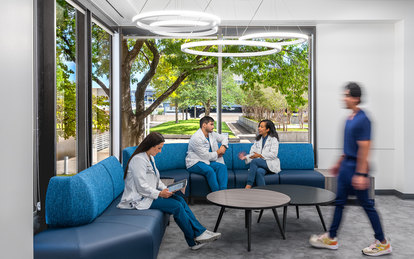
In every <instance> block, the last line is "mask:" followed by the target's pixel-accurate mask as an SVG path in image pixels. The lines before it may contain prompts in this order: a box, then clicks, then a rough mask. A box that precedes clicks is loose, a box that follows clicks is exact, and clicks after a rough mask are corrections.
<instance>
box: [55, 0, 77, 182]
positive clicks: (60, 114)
mask: <svg viewBox="0 0 414 259" xmlns="http://www.w3.org/2000/svg"><path fill="white" fill-rule="evenodd" d="M76 39H77V35H76V9H75V8H74V7H72V6H71V5H69V4H68V3H66V1H64V0H58V1H56V174H57V175H61V174H74V173H76V171H77V141H76V136H77V116H76V114H77V101H76V99H77V90H76Z"/></svg>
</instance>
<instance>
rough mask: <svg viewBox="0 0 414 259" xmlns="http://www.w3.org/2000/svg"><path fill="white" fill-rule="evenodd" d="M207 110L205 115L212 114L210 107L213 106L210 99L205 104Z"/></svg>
mask: <svg viewBox="0 0 414 259" xmlns="http://www.w3.org/2000/svg"><path fill="white" fill-rule="evenodd" d="M204 107H205V110H206V112H205V113H204V115H205V116H210V108H211V104H210V100H208V101H207V102H206V104H205V105H204Z"/></svg>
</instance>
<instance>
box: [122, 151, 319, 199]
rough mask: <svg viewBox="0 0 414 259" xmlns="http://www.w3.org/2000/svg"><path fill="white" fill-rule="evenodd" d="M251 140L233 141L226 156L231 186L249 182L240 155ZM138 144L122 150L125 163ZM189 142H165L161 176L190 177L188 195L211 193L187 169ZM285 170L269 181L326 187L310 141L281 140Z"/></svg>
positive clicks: (203, 181)
mask: <svg viewBox="0 0 414 259" xmlns="http://www.w3.org/2000/svg"><path fill="white" fill-rule="evenodd" d="M251 146H252V143H230V144H229V148H228V150H227V151H226V153H225V155H224V161H225V163H226V165H227V169H228V185H227V187H228V188H229V189H230V188H243V187H244V186H245V184H246V181H247V174H248V169H249V165H246V163H245V162H244V161H241V160H240V159H239V158H238V154H239V153H240V152H242V151H244V152H246V153H248V152H249V151H250V147H251ZM135 149H136V147H128V148H126V149H124V150H123V153H122V165H123V167H124V168H125V167H126V163H127V162H128V160H129V158H130V157H131V155H132V153H133V152H134V151H135ZM187 149H188V144H187V143H168V144H165V145H164V147H163V150H162V152H161V153H160V154H158V155H157V156H155V162H156V165H157V167H158V170H159V171H160V175H161V177H168V178H174V179H175V180H181V179H184V178H185V179H187V180H188V181H189V186H188V187H187V190H186V196H187V197H188V196H190V197H205V196H206V195H207V194H208V193H210V192H211V190H210V188H209V186H208V184H207V181H206V179H205V177H204V176H201V175H198V174H191V173H189V172H188V171H187V170H186V168H185V156H186V153H187ZM278 157H279V159H280V164H281V169H282V171H281V172H279V173H278V174H267V175H266V176H265V180H266V184H268V185H269V184H299V185H308V186H314V187H319V188H324V187H325V177H324V176H323V175H322V174H321V173H319V172H317V171H315V170H314V164H315V162H314V153H313V147H312V144H309V143H281V144H279V154H278Z"/></svg>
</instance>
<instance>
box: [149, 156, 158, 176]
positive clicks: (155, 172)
mask: <svg viewBox="0 0 414 259" xmlns="http://www.w3.org/2000/svg"><path fill="white" fill-rule="evenodd" d="M150 163H151V165H152V169H154V174H155V175H157V171H155V166H154V163H153V162H152V159H151V158H150Z"/></svg>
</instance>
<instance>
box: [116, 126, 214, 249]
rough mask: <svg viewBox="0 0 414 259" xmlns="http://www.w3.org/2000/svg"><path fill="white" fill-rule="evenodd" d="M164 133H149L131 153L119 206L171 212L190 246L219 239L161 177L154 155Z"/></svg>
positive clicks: (195, 246) (162, 142)
mask: <svg viewBox="0 0 414 259" xmlns="http://www.w3.org/2000/svg"><path fill="white" fill-rule="evenodd" d="M163 146H164V137H163V136H162V135H161V134H160V133H158V132H152V133H150V134H149V135H148V136H147V137H146V138H145V139H144V140H143V141H142V142H141V144H140V145H139V146H138V148H137V149H136V150H135V152H134V153H133V154H132V156H131V158H130V159H129V161H128V164H127V167H126V169H125V174H124V179H125V189H124V193H123V194H122V199H121V202H120V203H119V204H118V208H120V209H137V210H145V209H159V210H161V211H162V212H164V213H168V214H173V216H174V220H175V222H177V225H178V226H179V227H180V228H181V230H182V231H183V232H184V237H185V240H186V241H187V243H188V245H189V246H190V248H191V249H193V250H197V249H199V248H201V247H202V246H203V245H204V244H205V243H207V242H211V241H214V240H216V239H218V238H219V237H220V236H221V234H220V233H214V232H211V231H208V230H206V228H205V227H203V226H202V225H201V224H200V222H198V220H197V219H196V218H195V216H194V214H193V212H192V211H191V209H190V208H189V207H188V205H187V203H186V202H185V201H184V199H183V198H182V197H181V196H179V195H177V194H175V193H173V192H170V191H169V190H168V188H167V186H165V184H163V182H162V181H161V180H160V174H159V172H158V169H157V167H156V166H155V162H154V156H156V155H157V154H158V153H160V152H161V150H162V147H163Z"/></svg>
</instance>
